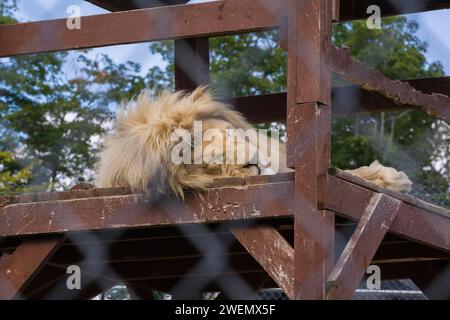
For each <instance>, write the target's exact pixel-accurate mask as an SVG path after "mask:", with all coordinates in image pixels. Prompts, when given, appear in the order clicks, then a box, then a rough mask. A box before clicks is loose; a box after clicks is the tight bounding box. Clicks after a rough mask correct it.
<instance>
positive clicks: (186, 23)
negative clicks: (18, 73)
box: [0, 0, 284, 57]
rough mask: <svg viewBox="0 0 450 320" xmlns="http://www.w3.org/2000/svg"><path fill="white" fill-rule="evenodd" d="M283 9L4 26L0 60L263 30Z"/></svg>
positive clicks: (222, 8) (230, 3)
mask: <svg viewBox="0 0 450 320" xmlns="http://www.w3.org/2000/svg"><path fill="white" fill-rule="evenodd" d="M283 10H284V4H283V3H282V2H280V3H278V2H276V3H275V2H273V1H269V0H226V1H213V2H205V3H197V4H192V5H182V6H174V7H171V6H169V7H158V8H149V9H142V10H135V11H122V12H116V13H107V14H101V15H95V16H86V17H82V18H81V29H74V30H70V29H68V28H67V26H66V19H57V20H47V21H38V22H27V23H19V24H11V25H3V26H0V43H1V45H0V57H5V56H13V55H19V54H30V53H38V52H48V51H58V50H71V49H83V48H92V47H102V46H110V45H118V44H128V43H138V42H145V41H156V40H164V39H178V38H192V37H206V36H217V35H224V34H235V33H241V32H249V31H258V30H265V29H268V28H274V27H276V26H277V25H278V20H279V17H280V16H282V15H283V14H284V13H283Z"/></svg>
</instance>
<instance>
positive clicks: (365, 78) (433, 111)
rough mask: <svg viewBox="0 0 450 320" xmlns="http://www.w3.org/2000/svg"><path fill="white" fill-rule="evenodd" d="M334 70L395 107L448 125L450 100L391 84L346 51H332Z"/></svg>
mask: <svg viewBox="0 0 450 320" xmlns="http://www.w3.org/2000/svg"><path fill="white" fill-rule="evenodd" d="M332 50H333V54H332V55H331V56H332V57H333V62H332V64H333V70H334V71H335V72H337V73H338V74H340V75H342V76H343V77H345V78H346V79H347V80H349V81H351V82H352V83H355V84H357V85H359V86H361V87H362V88H364V89H365V90H369V91H376V92H378V93H380V94H381V95H383V96H385V97H386V98H389V99H391V100H392V101H394V102H395V103H396V104H402V105H413V106H416V107H417V108H419V109H420V110H422V111H423V112H425V113H426V114H428V115H429V116H433V117H437V118H439V119H441V120H443V121H446V122H447V123H450V97H448V96H445V95H443V94H437V93H433V94H425V93H423V92H421V91H417V90H415V89H414V88H413V87H411V86H410V85H409V84H408V83H407V82H403V81H399V80H391V79H389V78H388V77H386V76H385V75H383V74H382V73H380V72H378V71H376V70H374V69H372V68H370V67H369V66H368V65H367V64H365V63H362V62H359V61H355V60H353V59H352V56H351V53H350V51H349V50H348V49H338V48H333V49H332Z"/></svg>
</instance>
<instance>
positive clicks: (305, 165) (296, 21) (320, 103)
mask: <svg viewBox="0 0 450 320" xmlns="http://www.w3.org/2000/svg"><path fill="white" fill-rule="evenodd" d="M331 19H332V2H331V1H326V0H311V1H307V0H291V1H289V20H288V34H289V37H288V44H287V47H288V85H287V121H286V123H287V136H288V141H287V142H288V144H287V163H288V166H289V167H295V182H294V184H295V188H294V235H295V236H294V249H295V258H294V260H295V272H294V289H293V290H294V298H295V299H323V298H324V297H325V281H326V278H327V276H328V272H330V271H331V270H330V268H329V266H330V265H331V264H330V260H332V257H333V255H334V215H333V213H330V212H328V211H325V210H324V211H321V210H319V206H318V204H319V203H320V202H321V201H322V198H323V196H324V194H323V193H319V192H318V191H319V185H320V184H322V183H324V180H323V179H321V177H323V176H326V173H327V170H328V168H329V166H330V143H331V109H330V103H331V64H330V48H331ZM321 190H323V191H326V190H325V189H323V188H322V189H321ZM330 220H331V221H332V222H331V221H330ZM330 239H331V240H330Z"/></svg>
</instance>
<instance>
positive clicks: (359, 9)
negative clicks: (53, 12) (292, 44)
mask: <svg viewBox="0 0 450 320" xmlns="http://www.w3.org/2000/svg"><path fill="white" fill-rule="evenodd" d="M87 1H89V2H92V3H93V4H95V5H97V6H99V7H102V8H104V9H106V10H109V11H121V10H132V9H142V8H152V7H156V6H162V5H165V4H168V5H173V4H182V3H187V2H188V0H164V1H161V0H147V1H140V2H136V1H123V0H87ZM274 1H279V0H274ZM280 2H281V1H280ZM371 5H377V6H379V7H380V9H381V15H382V16H393V15H400V14H409V13H417V12H425V11H432V10H439V9H446V8H450V3H449V2H448V1H447V2H445V1H439V0H431V1H430V0H429V1H411V0H395V1H392V0H358V1H355V0H340V21H347V20H357V19H367V17H368V16H369V14H367V8H368V7H369V6H371Z"/></svg>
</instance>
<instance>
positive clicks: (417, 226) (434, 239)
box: [324, 176, 450, 253]
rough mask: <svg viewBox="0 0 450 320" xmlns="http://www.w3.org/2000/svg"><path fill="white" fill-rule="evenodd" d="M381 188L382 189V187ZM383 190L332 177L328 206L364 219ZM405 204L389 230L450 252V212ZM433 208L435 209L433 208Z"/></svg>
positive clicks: (358, 218)
mask: <svg viewBox="0 0 450 320" xmlns="http://www.w3.org/2000/svg"><path fill="white" fill-rule="evenodd" d="M380 191H381V190H380ZM376 193H379V192H378V191H373V190H371V189H369V188H367V187H364V186H360V185H358V184H355V183H352V182H350V181H347V180H344V179H340V178H338V177H333V176H329V177H328V184H327V199H326V203H325V204H324V208H327V209H329V210H332V211H334V212H336V213H337V214H339V215H342V216H344V217H347V218H349V219H352V220H356V221H358V220H360V219H361V216H362V212H363V211H364V209H365V208H366V207H367V204H368V203H369V202H370V199H371V198H372V197H373V196H374V194H376ZM399 200H402V201H403V202H402V204H401V206H400V209H399V211H398V213H397V217H396V219H395V220H394V222H393V223H392V225H391V227H390V229H389V231H390V232H392V233H394V234H396V235H399V236H401V237H405V238H406V239H410V240H413V241H416V242H419V243H422V244H425V245H427V246H432V247H434V248H436V249H439V250H443V251H445V252H449V253H450V233H449V232H448V230H450V213H449V212H448V211H447V212H446V213H445V209H443V208H440V209H436V210H435V208H434V206H432V207H430V206H429V205H421V204H420V201H418V200H416V204H412V202H414V201H409V202H406V201H407V199H399ZM431 210H433V211H431Z"/></svg>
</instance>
